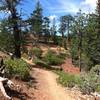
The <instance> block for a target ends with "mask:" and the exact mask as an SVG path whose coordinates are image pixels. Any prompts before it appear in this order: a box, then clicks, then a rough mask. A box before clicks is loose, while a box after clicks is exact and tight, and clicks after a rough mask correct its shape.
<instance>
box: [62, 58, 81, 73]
mask: <svg viewBox="0 0 100 100" xmlns="http://www.w3.org/2000/svg"><path fill="white" fill-rule="evenodd" d="M61 67H62V69H63V70H64V71H65V72H69V73H71V74H79V73H80V70H79V68H78V67H75V66H74V65H73V64H72V59H71V58H67V59H66V61H65V63H64V64H62V66H61Z"/></svg>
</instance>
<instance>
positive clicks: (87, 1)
mask: <svg viewBox="0 0 100 100" xmlns="http://www.w3.org/2000/svg"><path fill="white" fill-rule="evenodd" d="M96 5H97V0H84V1H83V2H82V3H81V6H82V9H83V11H85V12H87V10H88V12H94V11H95V9H96Z"/></svg>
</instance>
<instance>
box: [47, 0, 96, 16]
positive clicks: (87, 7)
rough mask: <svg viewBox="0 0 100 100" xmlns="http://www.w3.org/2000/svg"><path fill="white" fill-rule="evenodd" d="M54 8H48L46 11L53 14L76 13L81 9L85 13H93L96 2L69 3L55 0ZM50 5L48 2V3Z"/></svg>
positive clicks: (86, 0) (67, 0) (91, 0)
mask: <svg viewBox="0 0 100 100" xmlns="http://www.w3.org/2000/svg"><path fill="white" fill-rule="evenodd" d="M55 2H57V4H56V5H54V6H52V5H51V6H50V5H49V6H48V7H47V8H48V10H49V11H51V12H53V13H55V14H61V13H74V14H75V13H77V12H78V11H79V9H81V10H82V11H83V12H85V13H91V12H95V9H96V2H97V0H84V1H80V2H78V1H71V0H55ZM49 3H50V2H49Z"/></svg>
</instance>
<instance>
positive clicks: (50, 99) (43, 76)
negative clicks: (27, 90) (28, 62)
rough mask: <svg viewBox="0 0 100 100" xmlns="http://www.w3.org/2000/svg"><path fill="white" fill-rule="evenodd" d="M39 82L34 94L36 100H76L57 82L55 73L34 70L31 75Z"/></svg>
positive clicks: (38, 69)
mask: <svg viewBox="0 0 100 100" xmlns="http://www.w3.org/2000/svg"><path fill="white" fill-rule="evenodd" d="M33 72H34V76H33V77H35V78H36V80H37V82H38V83H37V89H36V90H35V92H34V96H35V100H75V99H74V98H72V97H71V96H70V95H68V94H67V93H66V91H65V88H63V87H62V86H61V85H59V84H58V83H57V81H56V78H57V77H58V76H57V75H56V74H55V73H53V72H51V71H47V70H44V69H40V68H33V71H31V74H32V73H33Z"/></svg>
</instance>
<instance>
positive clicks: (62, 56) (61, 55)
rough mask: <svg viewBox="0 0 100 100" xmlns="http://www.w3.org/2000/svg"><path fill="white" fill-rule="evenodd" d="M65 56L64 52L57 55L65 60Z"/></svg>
mask: <svg viewBox="0 0 100 100" xmlns="http://www.w3.org/2000/svg"><path fill="white" fill-rule="evenodd" d="M66 56H67V55H66V53H62V52H60V53H59V55H58V58H61V59H63V60H65V59H66Z"/></svg>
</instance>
